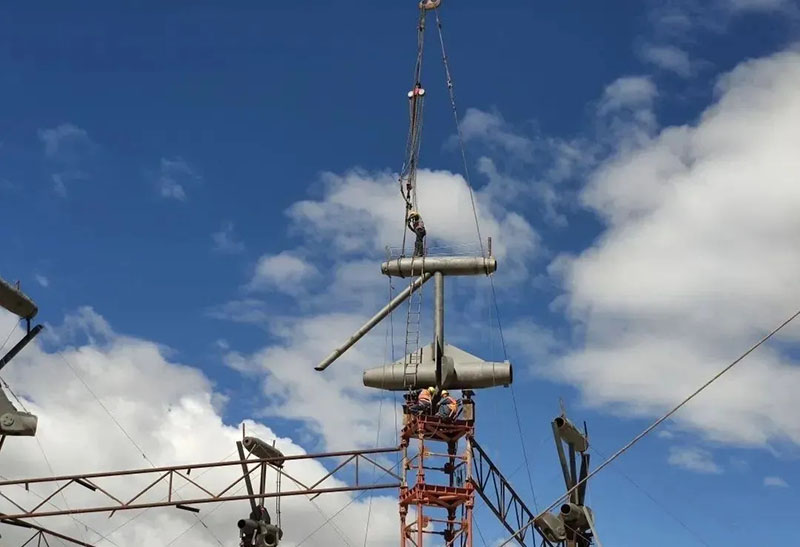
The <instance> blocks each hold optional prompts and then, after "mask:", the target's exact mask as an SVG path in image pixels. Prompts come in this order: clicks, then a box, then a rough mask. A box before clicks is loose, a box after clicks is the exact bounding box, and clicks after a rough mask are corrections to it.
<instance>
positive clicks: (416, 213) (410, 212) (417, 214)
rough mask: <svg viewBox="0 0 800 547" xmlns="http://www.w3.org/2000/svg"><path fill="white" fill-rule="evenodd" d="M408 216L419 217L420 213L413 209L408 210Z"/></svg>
mask: <svg viewBox="0 0 800 547" xmlns="http://www.w3.org/2000/svg"><path fill="white" fill-rule="evenodd" d="M408 218H419V213H418V212H416V211H414V210H413V209H412V210H411V211H409V212H408Z"/></svg>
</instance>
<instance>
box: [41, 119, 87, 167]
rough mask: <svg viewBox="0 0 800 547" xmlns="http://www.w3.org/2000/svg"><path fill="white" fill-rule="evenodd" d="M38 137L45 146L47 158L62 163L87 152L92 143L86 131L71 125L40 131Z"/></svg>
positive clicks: (65, 124) (64, 124) (66, 124)
mask: <svg viewBox="0 0 800 547" xmlns="http://www.w3.org/2000/svg"><path fill="white" fill-rule="evenodd" d="M38 135H39V140H40V141H41V142H42V145H43V146H44V154H45V156H46V157H47V158H50V159H58V160H60V161H66V160H68V159H74V158H75V157H76V156H77V155H79V154H81V153H83V152H85V151H86V148H87V147H88V146H90V145H91V142H92V141H91V139H89V134H88V133H87V132H86V130H85V129H81V128H80V127H78V126H76V125H73V124H71V123H62V124H61V125H59V126H57V127H52V128H49V129H40V130H39V132H38Z"/></svg>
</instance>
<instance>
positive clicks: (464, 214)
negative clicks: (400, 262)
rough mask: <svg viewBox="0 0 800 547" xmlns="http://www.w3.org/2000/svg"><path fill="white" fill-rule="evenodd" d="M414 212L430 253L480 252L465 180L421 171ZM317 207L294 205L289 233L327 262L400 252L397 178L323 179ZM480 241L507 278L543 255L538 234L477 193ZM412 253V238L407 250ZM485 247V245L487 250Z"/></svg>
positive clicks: (353, 174) (354, 174) (366, 175)
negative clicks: (434, 249) (318, 249)
mask: <svg viewBox="0 0 800 547" xmlns="http://www.w3.org/2000/svg"><path fill="white" fill-rule="evenodd" d="M417 180H418V190H417V194H418V197H419V204H420V205H419V210H420V213H421V214H422V217H423V219H424V221H425V226H426V228H427V230H428V244H429V246H445V247H450V248H458V249H462V248H470V249H471V251H472V252H476V253H477V252H479V247H478V242H477V236H476V230H475V221H474V219H473V215H472V204H471V201H470V195H469V190H468V188H467V185H466V182H465V181H464V179H463V177H461V176H460V175H456V174H453V173H450V172H448V171H430V170H427V169H423V170H420V171H419V173H418V177H417ZM323 183H324V185H325V193H324V196H323V198H322V199H321V200H315V201H312V200H305V201H300V202H297V203H295V204H294V205H292V207H290V208H289V211H288V214H289V217H290V218H291V219H292V221H293V230H294V231H296V232H299V233H301V234H302V235H303V236H304V238H305V240H306V241H307V242H308V244H309V245H312V244H313V245H317V246H323V247H324V254H323V255H322V256H320V258H323V259H325V260H332V259H336V260H345V259H347V258H350V257H352V256H354V255H363V254H364V253H370V256H375V253H376V252H378V253H381V254H383V252H384V246H385V245H386V244H387V243H388V244H392V243H394V244H398V243H399V242H400V241H401V238H402V237H403V231H404V230H406V228H405V226H404V224H403V218H404V209H403V202H402V200H401V199H400V197H399V196H398V189H397V188H398V183H397V177H396V176H395V175H393V174H391V173H388V172H386V173H376V174H369V173H366V172H363V171H358V170H353V171H349V172H347V173H345V174H344V175H341V176H340V175H335V174H333V173H326V174H325V175H324V176H323ZM476 201H477V204H476V205H477V210H478V219H479V223H480V227H481V235H482V237H483V238H484V239H485V238H487V237H489V236H491V237H492V241H493V251H494V253H495V254H496V255H497V257H498V258H499V259H500V260H501V261H502V264H503V265H502V267H503V268H504V270H503V271H504V275H503V277H504V278H507V279H509V278H512V277H513V278H515V279H519V278H521V277H524V276H525V275H526V272H527V269H526V266H525V265H526V263H527V262H529V261H530V260H531V259H532V258H533V257H534V256H536V255H537V253H538V252H539V251H540V239H539V236H538V234H537V233H536V231H535V230H534V229H533V228H532V227H531V226H530V224H529V223H528V222H527V221H526V220H525V219H524V218H523V217H522V216H521V215H519V214H518V213H516V212H513V211H509V210H508V209H507V208H505V207H503V206H502V205H501V204H498V203H497V202H496V201H493V200H492V197H491V196H490V195H486V194H484V193H482V192H477V193H476ZM410 245H411V241H410V236H409V238H407V246H410ZM484 245H485V242H484Z"/></svg>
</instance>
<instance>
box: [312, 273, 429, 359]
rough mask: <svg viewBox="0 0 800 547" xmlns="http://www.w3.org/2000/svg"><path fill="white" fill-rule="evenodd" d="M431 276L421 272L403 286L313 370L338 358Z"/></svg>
mask: <svg viewBox="0 0 800 547" xmlns="http://www.w3.org/2000/svg"><path fill="white" fill-rule="evenodd" d="M431 276H432V274H431V273H429V272H426V273H424V274H422V275H421V276H419V277H418V278H417V279H416V280H414V282H413V283H411V284H410V285H409V286H408V287H406V288H405V289H404V290H403V291H402V292H400V294H398V295H397V296H395V297H394V298H392V300H390V301H389V303H388V304H386V306H384V307H383V309H382V310H381V311H379V312H378V313H376V314H375V315H374V316H373V317H372V319H370V320H369V321H367V322H366V323H364V326H362V327H361V328H360V329H358V330H357V331H356V332H355V334H353V336H351V337H350V338H349V339H348V340H347V342H345V343H344V344H342V345H341V346H339V347H338V348H336V349H335V350H333V353H331V354H330V355H328V357H326V358H325V360H324V361H322V362H321V363H320V364H318V365H317V366H315V367H314V370H325V369H326V368H328V366H330V364H331V363H333V362H334V361H335V360H336V359H338V358H339V357H341V355H342V354H343V353H344V352H345V351H347V350H348V349H350V347H351V346H352V345H353V344H355V343H356V342H358V341H359V340H361V338H362V337H363V336H364V335H365V334H367V333H368V332H369V331H371V330H372V328H373V327H375V325H377V324H378V323H380V322H381V320H382V319H383V318H384V317H386V316H387V315H389V314H390V313H392V311H393V310H394V309H395V308H396V307H397V306H399V305H400V304H402V303H403V301H405V299H406V298H408V297H409V296H411V295H412V294H414V291H416V290H417V289H419V288H420V287H422V285H424V284H425V282H426V281H427V280H429V279H430V278H431Z"/></svg>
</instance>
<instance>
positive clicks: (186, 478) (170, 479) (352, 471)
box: [0, 447, 402, 545]
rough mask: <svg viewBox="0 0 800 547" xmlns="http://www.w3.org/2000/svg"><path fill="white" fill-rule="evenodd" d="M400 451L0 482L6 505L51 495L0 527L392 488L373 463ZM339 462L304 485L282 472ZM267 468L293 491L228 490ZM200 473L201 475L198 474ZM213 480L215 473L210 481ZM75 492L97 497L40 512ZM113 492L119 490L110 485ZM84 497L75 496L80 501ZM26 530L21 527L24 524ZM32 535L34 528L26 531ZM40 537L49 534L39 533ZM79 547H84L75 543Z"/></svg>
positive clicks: (387, 474)
mask: <svg viewBox="0 0 800 547" xmlns="http://www.w3.org/2000/svg"><path fill="white" fill-rule="evenodd" d="M398 451H400V447H393V448H376V449H369V450H350V451H343V452H327V453H318V454H303V455H297V456H285V457H282V458H264V459H245V460H236V461H229V462H211V463H196V464H186V465H176V466H169V467H156V468H149V469H132V470H125V471H110V472H104V473H84V474H77V475H61V476H57V477H42V478H33V479H14V480H5V481H0V497H3V498H5V499H6V500H9V501H10V500H11V497H10V496H11V495H12V492H11V491H10V490H11V489H12V488H15V487H17V488H18V487H20V486H21V487H24V488H25V489H26V490H27V489H29V488H30V486H31V485H44V486H46V487H51V488H53V489H54V491H53V492H52V493H50V494H49V495H48V496H46V497H45V498H44V499H43V500H42V501H41V502H40V503H39V504H38V505H36V506H35V507H32V508H29V509H26V508H25V507H22V506H21V505H19V504H17V503H14V502H12V503H13V505H14V506H15V507H16V510H18V511H19V512H17V513H9V514H6V515H2V518H1V519H0V522H6V523H9V524H13V522H8V521H9V520H12V521H17V522H19V519H33V518H40V517H52V516H58V515H75V514H81V513H111V514H114V513H115V512H117V511H125V510H130V509H148V508H151V507H177V508H179V509H184V510H187V511H192V512H199V509H198V508H196V507H193V506H195V505H201V504H204V503H216V502H221V501H238V500H251V499H262V498H273V497H277V496H305V495H311V496H315V497H316V496H318V495H321V494H328V493H334V492H351V491H356V490H379V489H389V488H398V487H399V486H400V481H401V480H402V477H401V476H400V475H397V474H396V473H394V472H393V471H392V470H391V469H389V468H388V467H387V466H384V465H383V464H382V463H380V462H379V461H378V460H379V459H380V457H381V456H386V455H389V454H394V453H396V452H398ZM336 458H341V459H342V461H340V462H339V463H338V464H337V465H336V466H335V467H334V468H333V469H332V470H331V471H328V472H327V473H326V474H324V475H323V476H322V477H320V478H319V479H317V480H316V481H314V482H313V483H310V484H307V483H306V482H303V481H301V480H299V479H298V478H296V477H294V476H292V475H291V474H290V473H289V472H287V471H286V467H287V466H288V467H290V468H291V462H294V461H307V460H326V459H336ZM279 463H282V464H283V466H281V467H278V466H277V464H279ZM267 466H269V467H270V468H271V469H273V470H274V472H277V473H279V475H280V476H281V477H284V478H286V479H288V480H290V481H291V482H292V483H294V484H295V485H296V486H297V487H298V488H296V489H293V490H288V491H281V492H265V493H263V494H261V493H254V494H236V493H234V488H235V487H236V486H237V485H239V484H240V483H242V482H243V481H248V480H250V478H251V476H252V475H253V473H254V472H256V471H257V470H258V471H260V472H262V473H264V472H266V468H267ZM365 466H366V467H368V468H369V469H370V472H381V473H382V475H381V476H382V477H383V479H382V482H377V483H370V484H364V483H362V482H361V476H362V475H363V468H364V467H365ZM212 471H224V472H226V473H227V474H226V475H225V477H227V479H226V480H225V486H224V487H221V488H220V487H212V486H203V484H201V482H200V476H199V475H201V474H202V475H203V483H205V484H206V485H208V484H209V483H210V482H212V480H211V479H213V477H209V475H214V473H213V472H212ZM192 472H195V476H194V478H192V477H191V474H192ZM201 472H203V473H201ZM232 473H233V474H234V476H235V479H234V480H233V481H232V482H228V481H229V480H230V474H232ZM133 476H139V477H145V478H147V479H150V478H152V480H151V482H149V484H148V486H146V487H145V488H143V489H141V490H139V491H138V492H136V493H134V494H133V495H132V496H130V495H125V494H121V493H119V492H112V490H113V488H112V485H110V484H108V483H109V482H111V479H114V478H119V477H133ZM216 478H217V479H218V480H219V479H220V476H219V473H218V474H217V475H216ZM333 478H336V479H337V481H341V482H344V483H345V484H344V485H343V486H341V485H336V486H327V485H326V481H329V480H330V479H333ZM76 485H77V486H78V487H81V488H83V489H85V490H90V491H92V492H95V493H97V494H98V496H96V497H95V496H90V497H89V498H90V499H89V500H82V499H77V500H74V501H73V502H72V503H73V504H74V505H73V506H72V507H71V508H70V509H59V510H46V509H45V508H44V506H45V504H47V503H48V502H50V501H51V500H52V499H53V498H54V497H55V496H56V495H57V494H59V493H60V492H64V491H65V490H66V489H68V488H70V489H71V490H75V489H76V488H75V486H76ZM189 485H191V486H193V487H194V489H195V492H196V494H195V495H194V497H191V496H190V497H187V498H184V499H181V498H179V497H178V496H177V493H176V492H177V490H178V489H179V488H184V487H187V486H189ZM115 487H116V488H117V489H118V488H119V485H118V484H117V485H115ZM159 491H160V492H161V494H162V496H161V497H160V499H159V500H158V501H144V499H143V498H144V496H145V494H149V495H151V496H152V495H153V494H158V492H159ZM85 497H86V496H81V498H85ZM25 524H27V523H25ZM28 527H31V528H34V529H36V527H33V526H28ZM45 532H49V531H47V530H45ZM78 544H79V545H84V544H81V543H78Z"/></svg>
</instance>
